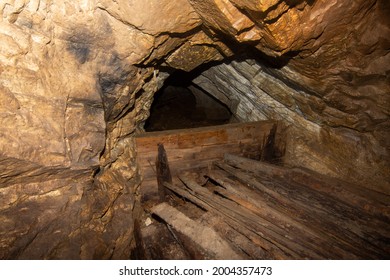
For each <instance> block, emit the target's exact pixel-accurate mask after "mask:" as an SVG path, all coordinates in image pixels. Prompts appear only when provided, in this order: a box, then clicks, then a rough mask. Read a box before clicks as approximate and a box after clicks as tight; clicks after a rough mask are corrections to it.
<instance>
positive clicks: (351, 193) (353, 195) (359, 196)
mask: <svg viewBox="0 0 390 280" xmlns="http://www.w3.org/2000/svg"><path fill="white" fill-rule="evenodd" d="M224 160H225V162H226V163H228V164H230V165H232V166H234V167H237V168H241V169H244V170H248V171H251V172H254V173H256V174H258V175H267V176H269V177H270V178H275V177H277V178H284V179H286V180H287V181H294V182H296V183H298V184H301V185H304V186H307V187H309V188H312V189H314V190H316V191H319V192H322V193H324V194H327V195H329V196H331V197H333V198H335V199H338V200H341V201H343V202H344V203H348V204H350V205H351V206H352V207H357V208H360V209H363V210H364V211H368V212H371V213H373V214H374V215H378V216H382V217H383V218H385V219H387V222H390V196H388V195H385V194H379V193H377V192H375V191H372V190H369V189H364V188H362V187H360V186H357V185H351V184H349V183H347V182H344V181H341V180H338V179H337V178H333V177H329V176H326V175H323V174H318V173H316V172H314V171H310V170H305V169H302V168H286V167H282V166H276V165H272V164H268V163H265V162H261V161H256V160H251V159H248V158H244V157H241V156H237V155H233V154H228V153H227V154H225V155H224Z"/></svg>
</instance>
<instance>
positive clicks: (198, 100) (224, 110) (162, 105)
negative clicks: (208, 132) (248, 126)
mask: <svg viewBox="0 0 390 280" xmlns="http://www.w3.org/2000/svg"><path fill="white" fill-rule="evenodd" d="M198 74H199V71H191V72H185V71H181V70H176V71H175V72H173V73H172V74H171V75H170V76H169V78H168V79H167V80H166V81H165V83H164V86H163V87H162V88H161V89H160V90H159V91H158V92H157V93H156V94H155V96H154V101H153V103H152V106H151V109H150V117H149V118H148V119H147V120H146V122H145V126H144V129H145V131H147V132H150V131H162V130H171V129H185V128H195V127H204V126H212V125H221V124H226V123H230V122H235V119H234V117H233V115H232V112H231V111H230V110H229V108H228V107H227V106H226V105H225V104H223V103H222V102H221V101H219V100H217V99H216V98H215V97H213V96H212V95H211V94H209V93H207V92H206V91H204V90H203V89H201V88H199V87H197V86H196V85H195V84H193V83H192V82H191V81H192V79H193V78H194V77H196V75H198Z"/></svg>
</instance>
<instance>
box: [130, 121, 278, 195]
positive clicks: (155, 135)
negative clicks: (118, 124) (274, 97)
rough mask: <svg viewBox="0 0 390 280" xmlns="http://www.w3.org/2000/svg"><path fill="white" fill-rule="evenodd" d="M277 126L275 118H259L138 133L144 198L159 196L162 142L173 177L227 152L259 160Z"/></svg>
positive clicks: (206, 163) (199, 166) (205, 163)
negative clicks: (159, 154) (159, 157)
mask: <svg viewBox="0 0 390 280" xmlns="http://www.w3.org/2000/svg"><path fill="white" fill-rule="evenodd" d="M275 127H276V123H275V122H273V121H260V122H251V123H237V124H227V125H221V126H211V127H202V128H195V129H180V130H170V131H161V132H160V131H159V132H147V133H143V134H140V135H138V136H136V144H137V160H138V164H139V167H140V171H141V175H142V179H143V181H142V186H141V192H142V193H141V195H142V200H143V201H145V200H152V199H155V200H158V197H159V192H158V187H157V180H156V175H157V170H156V167H155V162H156V158H157V155H158V150H157V146H158V145H159V144H160V145H163V146H164V148H165V151H166V153H167V154H168V157H169V168H170V173H171V175H172V177H174V176H176V175H177V174H179V173H180V172H181V171H183V170H189V169H191V170H192V169H194V168H204V167H207V166H208V165H211V164H212V163H213V162H214V161H215V160H221V159H222V158H223V155H224V153H234V154H237V155H242V156H245V157H249V158H257V159H259V158H261V157H262V156H263V151H264V149H263V148H264V146H265V145H267V139H268V138H269V137H268V136H269V135H272V133H274V131H275ZM160 194H161V191H160Z"/></svg>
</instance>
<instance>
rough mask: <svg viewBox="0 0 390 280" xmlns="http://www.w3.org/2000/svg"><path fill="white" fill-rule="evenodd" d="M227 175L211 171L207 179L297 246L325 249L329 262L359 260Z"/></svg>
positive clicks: (323, 252)
mask: <svg viewBox="0 0 390 280" xmlns="http://www.w3.org/2000/svg"><path fill="white" fill-rule="evenodd" d="M226 175H227V174H224V173H222V172H220V171H218V170H213V171H209V173H208V175H207V176H208V177H210V178H212V179H213V180H215V182H217V183H218V184H220V185H221V186H223V187H224V188H225V189H226V190H224V189H221V188H216V190H215V191H216V192H218V193H220V194H222V195H223V196H225V197H227V198H229V199H231V200H233V201H235V202H236V203H238V204H239V205H241V206H242V207H245V208H247V209H248V210H250V211H252V212H253V213H255V214H256V215H258V216H260V217H262V218H264V219H265V220H267V221H269V222H270V223H274V224H277V225H278V226H280V227H282V228H283V229H284V230H285V232H286V236H289V237H293V240H295V241H296V242H301V243H305V244H307V245H306V246H308V247H309V248H311V249H312V250H318V248H321V254H322V255H324V256H325V257H326V258H342V259H353V258H357V257H358V256H357V255H354V254H353V253H352V252H350V251H345V250H342V249H340V248H338V247H337V246H335V241H336V240H333V242H330V241H332V238H331V237H330V236H329V235H327V234H325V233H324V232H321V231H319V230H318V229H317V230H316V229H315V228H313V227H310V226H308V225H305V224H304V223H302V222H300V221H299V219H297V218H293V217H291V216H290V215H286V213H285V211H282V210H281V208H280V207H277V205H276V204H275V203H272V202H273V201H270V200H268V201H267V200H266V199H264V197H262V196H261V195H258V194H256V193H255V192H253V191H251V190H250V189H248V188H246V187H245V186H243V185H241V184H240V183H239V182H236V181H233V180H230V179H229V178H227V177H226ZM240 185H241V186H240Z"/></svg>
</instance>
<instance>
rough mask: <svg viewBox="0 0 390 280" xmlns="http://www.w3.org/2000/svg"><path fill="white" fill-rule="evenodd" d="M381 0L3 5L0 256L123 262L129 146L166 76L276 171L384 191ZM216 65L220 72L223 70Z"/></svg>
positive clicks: (385, 8)
mask: <svg viewBox="0 0 390 280" xmlns="http://www.w3.org/2000/svg"><path fill="white" fill-rule="evenodd" d="M389 14H390V5H389V1H386V0H368V1H367V0H332V1H326V0H305V1H304V0H264V1H257V0H256V1H255V0H202V1H200V0H177V1H174V2H172V1H168V0H163V1H157V0H126V1H125V0H119V1H105V0H83V1H80V0H65V1H51V0H21V1H10V0H4V1H0V126H1V130H0V258H1V259H93V258H95V259H126V258H129V256H130V252H131V249H132V247H133V246H134V241H133V223H134V217H135V216H136V215H137V213H138V211H139V207H138V203H137V201H138V200H137V193H138V186H139V183H140V181H141V177H140V174H139V171H138V167H137V163H136V150H135V144H134V140H133V135H134V133H136V132H137V131H139V130H142V125H143V123H144V122H145V120H146V119H147V118H148V116H149V110H150V106H151V103H152V101H153V94H154V93H155V92H157V90H158V89H159V88H161V87H162V85H163V82H164V80H165V79H166V78H167V77H168V76H169V74H170V73H172V72H173V71H174V70H175V69H180V70H184V71H192V70H194V69H196V68H197V67H199V66H202V65H204V64H205V63H209V62H213V63H212V65H211V66H210V67H206V68H205V69H204V71H202V73H200V75H199V76H197V77H196V78H195V79H194V80H193V83H194V84H195V85H197V86H198V87H201V88H203V89H205V90H207V91H208V92H210V93H211V94H212V95H214V96H215V97H216V98H217V99H219V100H220V101H221V102H223V103H225V104H226V105H227V106H228V107H229V108H230V109H231V110H232V112H233V114H234V115H235V116H236V118H238V119H240V120H242V121H249V120H260V119H277V120H280V121H282V122H283V123H284V125H286V127H288V129H287V132H286V139H287V149H286V157H285V163H286V164H289V165H294V164H295V165H300V166H303V167H307V168H309V169H313V170H316V171H319V172H321V173H326V174H330V175H332V176H335V177H340V178H343V179H345V180H348V181H353V182H355V183H359V184H361V185H362V186H364V187H367V188H369V189H372V190H376V191H378V192H380V193H383V194H386V195H389V194H390V183H389V182H390V178H389V173H388V170H389V165H390V164H389V158H390V157H389V140H388V139H389V136H390V135H389V131H390V122H389V108H390V96H389V93H390V80H389V73H390V39H389V38H390V31H389V29H390V18H389V17H388V15H389ZM216 62H219V63H216Z"/></svg>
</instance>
